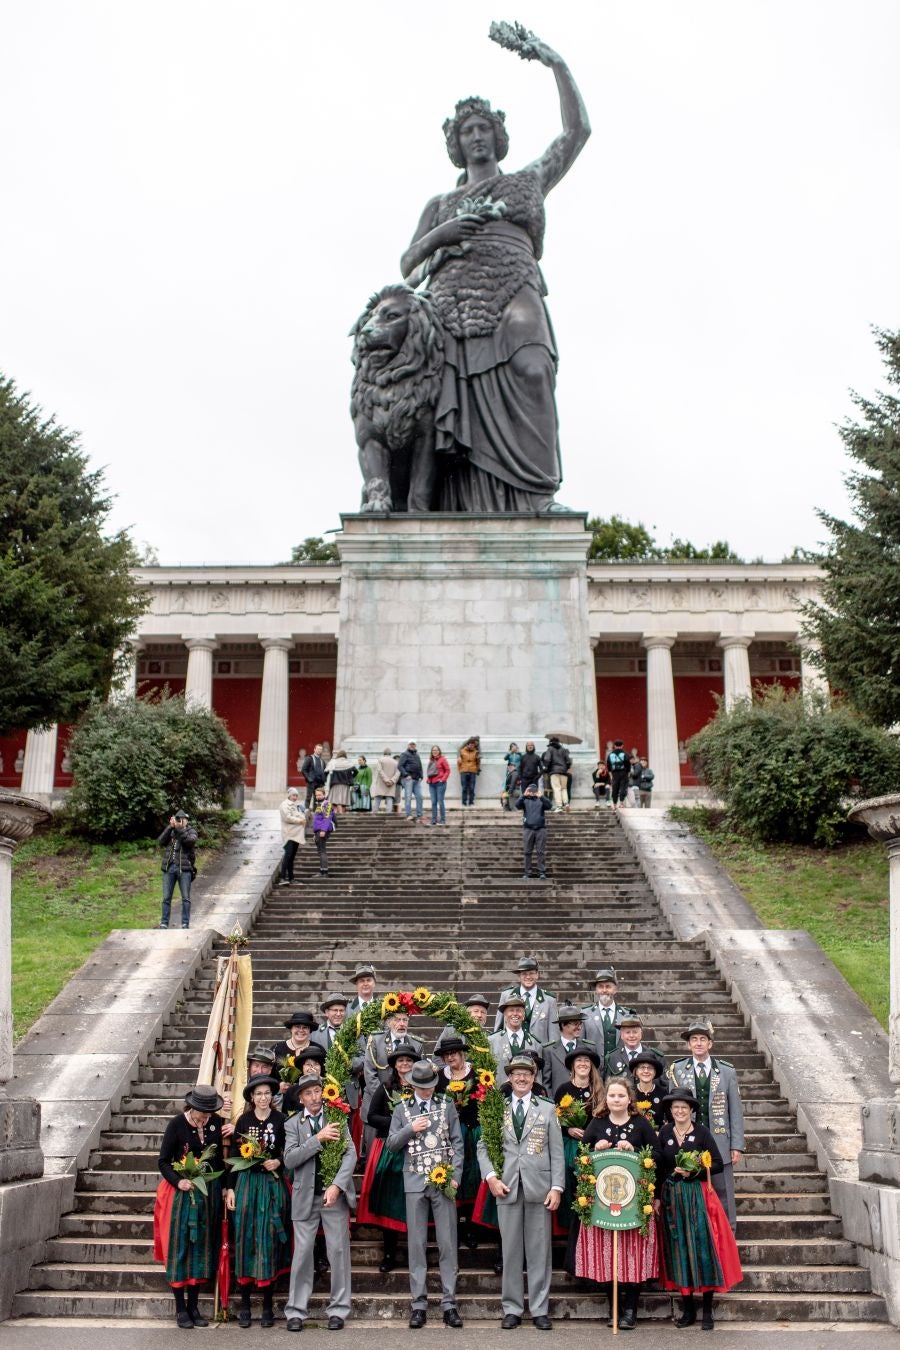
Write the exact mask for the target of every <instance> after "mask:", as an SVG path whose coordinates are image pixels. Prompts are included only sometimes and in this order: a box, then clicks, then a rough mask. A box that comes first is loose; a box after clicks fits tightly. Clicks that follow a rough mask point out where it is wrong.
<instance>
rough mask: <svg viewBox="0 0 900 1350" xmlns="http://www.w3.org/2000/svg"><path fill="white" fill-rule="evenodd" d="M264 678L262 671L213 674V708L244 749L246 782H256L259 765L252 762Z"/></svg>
mask: <svg viewBox="0 0 900 1350" xmlns="http://www.w3.org/2000/svg"><path fill="white" fill-rule="evenodd" d="M261 701H262V678H261V676H259V675H247V676H242V675H235V676H229V677H228V678H227V679H223V678H220V679H216V678H215V677H214V678H213V687H212V705H213V712H215V713H218V715H219V717H221V719H222V721H223V722H224V723H225V725H226V726H227V727H228V730H229V731H230V732H231V734H232V736H233V737H234V739H235V740H236V741H237V743H238V745H239V746H240V747H241V749H242V750H243V752H244V760H245V764H244V782H245V783H247V784H248V785H249V786H250V787H252V786H253V784H254V783H255V782H256V765H255V764H251V763H250V752H251V750H252V749H253V742H254V741H255V740H258V739H259V707H260V702H261Z"/></svg>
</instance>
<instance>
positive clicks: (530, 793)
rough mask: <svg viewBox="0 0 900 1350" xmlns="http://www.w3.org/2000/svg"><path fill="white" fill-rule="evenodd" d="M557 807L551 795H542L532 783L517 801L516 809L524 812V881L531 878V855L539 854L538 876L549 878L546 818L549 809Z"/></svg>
mask: <svg viewBox="0 0 900 1350" xmlns="http://www.w3.org/2000/svg"><path fill="white" fill-rule="evenodd" d="M555 809H556V808H555V807H554V805H553V803H552V802H551V800H550V798H549V797H541V796H539V795H538V790H537V788H536V787H535V786H534V784H533V783H532V784H531V785H530V786H529V787H527V788H526V789H525V793H524V795H523V796H521V797H520V798H519V800H518V801H517V802H516V810H517V811H521V812H522V813H523V814H522V854H523V857H524V859H525V863H524V866H525V871H524V872H523V873H522V880H523V881H530V880H531V855H532V853H536V854H537V865H538V877H539V879H540V880H541V881H546V880H547V871H546V868H547V823H546V821H545V819H544V817H545V816H546V814H547V812H548V811H554V810H555Z"/></svg>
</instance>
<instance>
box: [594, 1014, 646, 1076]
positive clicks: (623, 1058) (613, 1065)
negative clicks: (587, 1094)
mask: <svg viewBox="0 0 900 1350" xmlns="http://www.w3.org/2000/svg"><path fill="white" fill-rule="evenodd" d="M644 1050H647V1051H649V1052H650V1054H657V1053H658V1052H659V1046H657V1045H654V1044H653V1042H652V1041H645V1040H644V1023H643V1020H642V1019H641V1018H640V1017H638V1015H637V1013H628V1014H627V1015H626V1016H625V1017H623V1018H622V1020H621V1021H620V1022H619V1044H618V1045H617V1046H616V1048H615V1050H613V1051H612V1052H611V1053H610V1054H608V1055H607V1056H606V1064H605V1065H604V1067H603V1077H604V1078H621V1077H622V1075H623V1074H627V1073H630V1072H631V1061H632V1060H633V1059H636V1058H637V1056H638V1055H639V1054H641V1052H642V1051H644Z"/></svg>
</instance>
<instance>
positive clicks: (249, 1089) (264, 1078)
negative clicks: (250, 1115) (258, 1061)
mask: <svg viewBox="0 0 900 1350" xmlns="http://www.w3.org/2000/svg"><path fill="white" fill-rule="evenodd" d="M280 1086H281V1084H280V1083H279V1081H278V1079H277V1078H271V1077H270V1076H269V1074H267V1073H255V1074H254V1075H253V1077H252V1078H248V1079H247V1086H246V1087H245V1088H244V1101H245V1102H249V1100H250V1098H251V1097H252V1096H253V1089H254V1088H258V1087H269V1088H271V1089H272V1095H273V1096H274V1095H275V1093H276V1092H277V1091H278V1089H279V1087H280Z"/></svg>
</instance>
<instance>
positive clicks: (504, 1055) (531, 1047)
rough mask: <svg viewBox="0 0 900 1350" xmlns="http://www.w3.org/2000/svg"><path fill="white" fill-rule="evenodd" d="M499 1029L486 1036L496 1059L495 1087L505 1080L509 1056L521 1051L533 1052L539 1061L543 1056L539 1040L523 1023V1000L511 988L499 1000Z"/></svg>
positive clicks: (542, 1048)
mask: <svg viewBox="0 0 900 1350" xmlns="http://www.w3.org/2000/svg"><path fill="white" fill-rule="evenodd" d="M499 1015H500V1017H501V1019H502V1021H501V1030H500V1031H495V1032H494V1034H493V1036H489V1037H488V1045H489V1046H490V1047H491V1054H492V1055H493V1056H494V1059H495V1060H496V1061H497V1087H502V1086H503V1084H504V1083H505V1082H506V1069H505V1068H504V1065H505V1064H506V1061H507V1060H508V1059H510V1058H511V1056H513V1055H516V1054H519V1053H520V1052H521V1051H523V1050H524V1051H526V1052H527V1053H529V1054H530V1053H532V1052H534V1053H535V1054H537V1055H538V1056H539V1057H540V1059H541V1062H542V1063H543V1058H544V1047H543V1045H542V1043H541V1042H540V1041H536V1040H535V1039H534V1037H533V1036H529V1034H528V1032H527V1031H526V1030H525V1027H524V1025H523V1023H524V1021H525V1000H524V998H523V997H522V995H521V994H520V993H518V992H517V991H516V990H512V991H511V992H510V993H507V994H506V995H505V996H504V998H503V999H502V1000H501V1002H500V1014H499ZM540 1081H541V1079H540V1073H538V1086H540Z"/></svg>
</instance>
